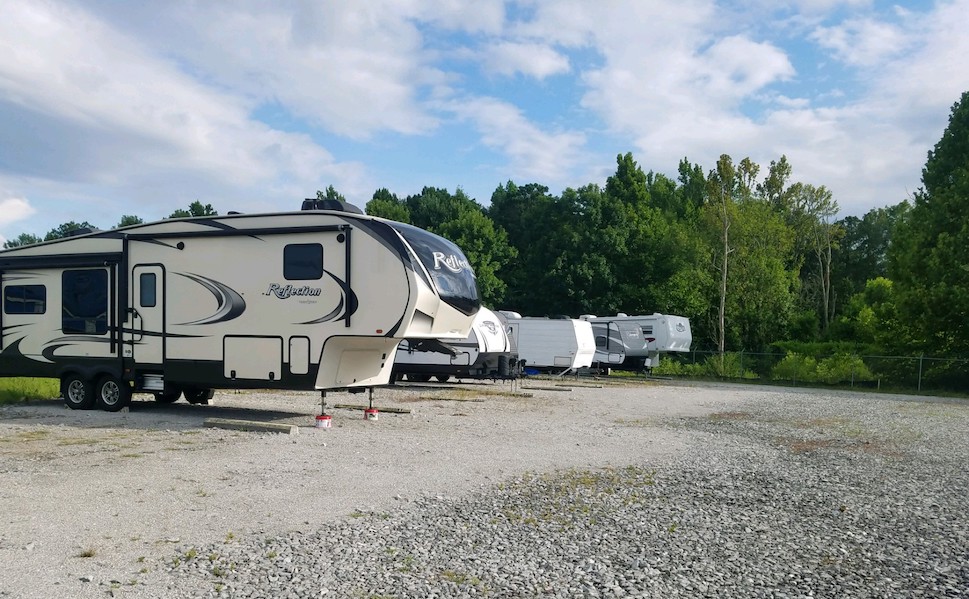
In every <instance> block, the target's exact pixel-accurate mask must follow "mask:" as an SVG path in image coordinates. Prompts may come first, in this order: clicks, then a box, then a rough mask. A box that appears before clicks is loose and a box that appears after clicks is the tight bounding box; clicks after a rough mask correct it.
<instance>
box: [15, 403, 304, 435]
mask: <svg viewBox="0 0 969 599" xmlns="http://www.w3.org/2000/svg"><path fill="white" fill-rule="evenodd" d="M3 412H4V413H3V419H4V420H5V421H7V422H8V423H16V422H18V421H22V422H23V423H24V424H28V423H29V424H57V425H58V426H68V427H75V428H85V429H88V428H120V429H144V430H158V429H175V430H186V429H199V428H203V427H204V426H205V420H206V419H208V418H226V419H233V420H248V421H253V422H282V421H286V422H287V423H289V424H298V425H299V424H307V423H310V422H312V419H313V417H314V415H315V414H313V413H310V412H307V411H305V410H301V411H288V410H270V409H263V408H259V407H240V406H220V405H218V404H215V405H192V404H188V403H183V402H181V401H179V402H177V403H173V404H160V403H158V402H156V401H154V400H152V399H148V398H146V399H144V400H140V399H139V398H138V396H135V397H134V398H133V399H132V401H131V405H130V406H129V407H128V411H127V412H125V411H121V412H104V411H101V410H71V409H69V408H67V406H65V405H64V402H63V401H62V400H60V399H48V400H37V401H31V402H27V403H22V404H15V405H7V406H5V407H4V409H3Z"/></svg>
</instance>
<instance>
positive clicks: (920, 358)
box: [918, 354, 925, 393]
mask: <svg viewBox="0 0 969 599" xmlns="http://www.w3.org/2000/svg"><path fill="white" fill-rule="evenodd" d="M923 358H925V354H921V355H920V356H919V384H918V391H919V393H921V392H922V359H923Z"/></svg>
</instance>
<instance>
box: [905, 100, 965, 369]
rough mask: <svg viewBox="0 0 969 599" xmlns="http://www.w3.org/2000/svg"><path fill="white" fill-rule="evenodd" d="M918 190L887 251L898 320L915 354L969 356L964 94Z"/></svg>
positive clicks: (926, 166)
mask: <svg viewBox="0 0 969 599" xmlns="http://www.w3.org/2000/svg"><path fill="white" fill-rule="evenodd" d="M922 184H923V187H922V188H921V189H920V190H919V191H918V192H916V193H915V196H914V205H913V206H912V209H911V210H910V211H909V212H908V213H907V214H906V215H905V217H904V218H903V219H902V220H901V221H900V222H899V223H898V225H897V226H896V231H895V237H894V239H893V241H892V244H891V246H890V248H889V272H890V273H891V276H892V279H893V281H894V283H895V288H896V294H897V295H896V298H897V307H898V312H899V318H900V320H902V321H904V322H906V323H910V324H911V325H912V329H913V330H914V331H917V333H915V334H913V335H912V336H911V339H910V340H909V342H910V343H911V344H912V347H913V348H914V349H917V350H919V351H924V352H926V353H929V354H935V355H939V354H942V355H946V354H948V355H963V356H965V355H969V267H967V264H969V221H967V220H966V218H965V215H966V214H967V213H969V92H966V93H964V94H963V95H962V97H961V98H960V100H959V101H958V102H956V103H955V105H954V106H953V107H952V113H951V115H950V117H949V124H948V126H947V127H946V130H945V132H944V133H943V135H942V139H940V140H939V142H938V143H937V144H936V145H935V147H934V148H933V150H932V151H931V152H929V155H928V160H927V161H926V164H925V168H924V169H923V170H922Z"/></svg>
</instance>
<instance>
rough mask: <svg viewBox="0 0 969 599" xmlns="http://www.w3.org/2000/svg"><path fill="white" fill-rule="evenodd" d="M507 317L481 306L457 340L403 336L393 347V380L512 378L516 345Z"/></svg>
mask: <svg viewBox="0 0 969 599" xmlns="http://www.w3.org/2000/svg"><path fill="white" fill-rule="evenodd" d="M507 331H508V321H507V319H506V318H505V317H504V315H502V314H498V313H496V312H493V311H491V310H489V309H488V308H485V307H482V308H480V309H479V310H478V313H477V314H476V315H475V318H474V323H473V324H472V326H471V332H470V333H469V334H468V336H467V337H465V338H464V339H461V340H458V341H449V340H444V339H439V340H433V339H405V340H404V341H402V342H401V343H400V347H399V348H398V350H397V358H396V361H395V363H394V376H393V378H394V380H400V379H402V378H404V377H406V378H407V380H408V381H419V382H423V381H429V380H431V378H436V379H437V380H439V381H441V382H444V381H447V380H448V379H450V378H451V377H455V378H459V379H464V378H470V379H492V380H498V379H513V378H517V377H518V376H519V375H520V374H521V370H520V365H519V361H518V349H517V348H516V347H515V343H514V339H513V338H511V337H509V336H508V334H507Z"/></svg>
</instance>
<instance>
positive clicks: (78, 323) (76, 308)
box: [0, 201, 480, 411]
mask: <svg viewBox="0 0 969 599" xmlns="http://www.w3.org/2000/svg"><path fill="white" fill-rule="evenodd" d="M346 206H347V205H343V207H346ZM317 207H318V206H317V204H315V203H314V202H313V201H308V205H307V202H304V210H302V211H296V212H280V213H271V214H252V215H246V214H231V215H227V216H208V217H196V218H184V219H170V220H164V221H159V222H155V223H148V224H139V225H134V226H130V227H125V228H121V229H116V230H110V231H94V232H90V233H86V234H82V235H78V236H74V237H69V238H65V239H60V240H56V241H50V242H44V243H39V244H34V245H29V246H23V247H19V248H15V249H10V250H6V251H2V252H0V288H2V290H0V303H2V309H0V331H2V335H0V376H27V377H53V378H58V379H60V381H61V390H62V394H63V397H64V401H65V403H66V404H67V405H68V407H71V408H74V409H87V408H90V407H93V406H94V405H97V407H99V408H101V409H104V410H109V411H115V410H119V409H121V408H123V407H124V406H125V405H127V403H128V402H129V401H130V397H131V393H133V392H143V393H153V394H154V395H155V398H156V399H157V400H158V401H160V402H163V403H168V402H172V401H175V400H177V399H178V398H179V397H180V396H181V395H182V394H184V396H185V398H186V399H187V400H189V401H190V402H193V403H204V402H205V401H206V400H207V398H208V397H211V394H212V390H213V389H218V388H275V389H297V390H314V389H315V390H324V391H325V390H328V389H346V388H353V387H361V388H366V387H373V386H376V385H383V384H387V383H388V382H389V381H390V376H391V370H392V368H393V363H394V354H395V352H396V350H397V345H398V344H399V343H400V341H401V340H402V339H404V338H408V339H421V338H435V339H438V338H443V339H463V338H465V337H466V336H467V335H468V331H469V330H470V327H471V323H472V321H473V319H474V316H475V314H476V313H477V311H478V308H479V305H480V302H479V299H478V290H477V286H476V282H475V276H474V273H473V271H472V270H471V267H470V266H469V264H468V261H467V259H466V258H465V256H464V254H463V253H462V252H461V250H460V249H459V248H458V247H457V246H456V245H455V244H453V243H452V242H450V241H448V240H446V239H444V238H442V237H438V236H437V235H433V234H431V233H429V232H427V231H424V230H422V229H419V228H416V227H413V226H410V225H406V224H402V223H397V222H393V221H388V220H384V219H380V218H375V217H370V216H366V215H364V214H362V213H360V212H359V209H357V208H356V207H353V206H349V208H350V209H352V210H350V209H344V210H317V209H315V208H317Z"/></svg>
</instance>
